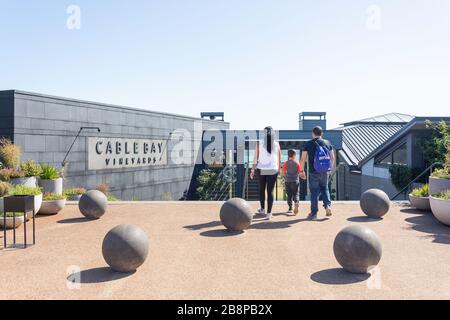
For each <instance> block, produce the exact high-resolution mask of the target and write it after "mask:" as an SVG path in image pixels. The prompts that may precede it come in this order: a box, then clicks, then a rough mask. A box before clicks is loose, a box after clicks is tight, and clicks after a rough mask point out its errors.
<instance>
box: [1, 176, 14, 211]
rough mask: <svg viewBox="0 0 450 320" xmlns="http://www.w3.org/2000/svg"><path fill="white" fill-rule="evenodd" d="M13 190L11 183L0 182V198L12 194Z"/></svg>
mask: <svg viewBox="0 0 450 320" xmlns="http://www.w3.org/2000/svg"><path fill="white" fill-rule="evenodd" d="M11 189H12V186H11V185H10V184H9V183H7V182H3V181H0V198H2V197H4V196H6V195H8V194H9V193H10V192H11ZM0 214H1V212H0Z"/></svg>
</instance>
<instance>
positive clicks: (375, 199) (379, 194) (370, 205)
mask: <svg viewBox="0 0 450 320" xmlns="http://www.w3.org/2000/svg"><path fill="white" fill-rule="evenodd" d="M359 203H360V206H361V209H362V211H363V212H364V213H365V214H366V215H367V216H368V217H369V218H375V219H379V218H381V217H383V216H384V215H385V214H386V213H387V212H388V211H389V208H390V206H391V200H390V199H389V197H388V195H387V194H386V193H385V192H384V191H382V190H379V189H370V190H367V191H366V192H364V193H363V194H362V196H361V200H360V202H359Z"/></svg>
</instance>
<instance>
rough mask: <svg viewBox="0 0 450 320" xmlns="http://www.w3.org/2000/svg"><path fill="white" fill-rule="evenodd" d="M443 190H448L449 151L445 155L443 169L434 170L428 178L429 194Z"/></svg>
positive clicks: (449, 179)
mask: <svg viewBox="0 0 450 320" xmlns="http://www.w3.org/2000/svg"><path fill="white" fill-rule="evenodd" d="M449 150H450V148H449ZM445 190H450V151H449V152H448V153H447V157H446V160H445V165H444V167H443V168H441V169H436V170H434V171H433V173H432V174H431V177H430V194H435V193H438V192H441V191H445Z"/></svg>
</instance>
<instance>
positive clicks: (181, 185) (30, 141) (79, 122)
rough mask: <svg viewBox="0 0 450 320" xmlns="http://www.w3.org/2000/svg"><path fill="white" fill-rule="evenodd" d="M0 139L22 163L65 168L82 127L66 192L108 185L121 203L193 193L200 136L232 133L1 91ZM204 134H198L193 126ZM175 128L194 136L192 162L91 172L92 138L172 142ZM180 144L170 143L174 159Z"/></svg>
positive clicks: (204, 123)
mask: <svg viewBox="0 0 450 320" xmlns="http://www.w3.org/2000/svg"><path fill="white" fill-rule="evenodd" d="M0 119H1V125H0V134H1V135H5V136H9V137H11V138H12V139H13V140H14V142H15V143H16V144H18V145H20V146H21V147H22V150H23V156H22V159H23V160H25V159H34V160H35V161H38V162H41V163H50V164H52V165H55V166H57V167H58V168H61V163H62V161H63V159H64V156H65V155H66V152H67V151H68V149H69V147H70V145H71V144H72V142H73V140H74V138H75V136H76V134H77V132H78V130H79V129H80V127H83V126H89V127H99V128H100V130H101V132H100V133H98V132H97V131H95V130H84V131H82V134H81V135H80V138H79V139H77V141H76V142H75V144H74V146H73V149H72V151H71V153H70V154H69V156H68V159H67V161H68V166H67V169H66V173H65V176H66V180H65V187H78V186H81V187H85V188H88V189H90V188H95V187H96V185H98V184H99V183H102V182H104V183H108V184H109V185H110V187H111V191H112V193H113V194H114V195H116V196H117V197H118V198H120V199H122V200H132V199H135V200H169V199H175V200H177V199H179V198H181V197H182V195H183V193H184V192H185V191H186V190H188V188H189V185H190V183H191V179H192V173H193V170H194V162H195V158H196V157H197V156H198V154H199V151H200V150H201V140H202V136H201V132H202V130H207V129H213V128H215V129H227V128H228V127H229V125H228V123H226V122H220V121H211V120H203V119H199V118H192V117H187V116H180V115H173V114H167V113H160V112H151V111H146V110H141V109H133V108H125V107H121V106H114V105H107V104H100V103H93V102H87V101H79V100H74V99H65V98H59V97H52V96H46V95H41V94H33V93H26V92H20V91H3V92H0ZM195 126H196V127H197V128H199V129H200V134H198V133H197V134H196V135H195V134H194V127H195ZM176 129H184V130H188V131H189V132H190V133H191V136H192V141H191V143H190V146H191V149H190V151H191V152H190V155H191V156H190V159H189V160H191V161H187V162H188V163H186V164H176V163H175V162H173V161H171V157H170V156H169V163H168V165H165V166H156V167H142V168H125V169H106V170H93V171H88V170H87V137H109V138H145V139H161V140H167V139H169V138H170V137H171V133H172V132H173V131H174V130H176ZM175 145H176V142H170V143H169V144H168V147H167V152H168V154H169V155H170V154H171V152H172V150H173V147H174V146H175Z"/></svg>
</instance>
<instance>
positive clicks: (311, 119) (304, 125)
mask: <svg viewBox="0 0 450 320" xmlns="http://www.w3.org/2000/svg"><path fill="white" fill-rule="evenodd" d="M316 126H320V127H322V129H323V130H326V129H327V113H326V112H301V113H300V114H299V125H298V129H299V130H301V131H311V130H312V129H313V128H314V127H316Z"/></svg>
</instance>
